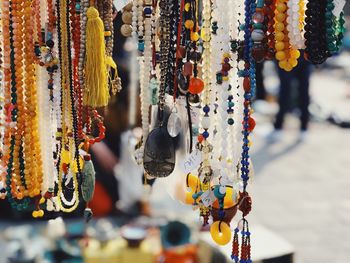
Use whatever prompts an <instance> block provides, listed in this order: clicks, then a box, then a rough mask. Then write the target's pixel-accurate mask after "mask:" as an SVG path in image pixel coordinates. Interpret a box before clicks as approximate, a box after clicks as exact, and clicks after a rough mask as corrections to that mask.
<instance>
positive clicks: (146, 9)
mask: <svg viewBox="0 0 350 263" xmlns="http://www.w3.org/2000/svg"><path fill="white" fill-rule="evenodd" d="M143 13H144V14H145V15H151V14H152V8H151V7H145V8H144V9H143Z"/></svg>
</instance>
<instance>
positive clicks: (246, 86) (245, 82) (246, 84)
mask: <svg viewBox="0 0 350 263" xmlns="http://www.w3.org/2000/svg"><path fill="white" fill-rule="evenodd" d="M243 89H244V91H245V92H250V79H249V77H245V78H244V80H243Z"/></svg>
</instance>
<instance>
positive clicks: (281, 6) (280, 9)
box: [276, 3, 287, 13]
mask: <svg viewBox="0 0 350 263" xmlns="http://www.w3.org/2000/svg"><path fill="white" fill-rule="evenodd" d="M276 10H277V11H278V12H281V13H283V12H284V11H286V10H287V6H286V4H284V3H278V4H277V6H276Z"/></svg>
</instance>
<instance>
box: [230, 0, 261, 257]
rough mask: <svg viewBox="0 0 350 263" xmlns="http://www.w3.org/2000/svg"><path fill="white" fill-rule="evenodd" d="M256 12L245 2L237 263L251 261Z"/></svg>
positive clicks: (235, 244)
mask: <svg viewBox="0 0 350 263" xmlns="http://www.w3.org/2000/svg"><path fill="white" fill-rule="evenodd" d="M255 12H256V3H255V1H254V0H246V1H245V25H244V53H243V58H244V62H245V66H244V68H245V69H244V71H243V72H241V73H240V75H242V76H243V77H244V80H243V88H244V110H243V113H244V114H243V116H244V117H243V146H242V155H241V179H242V182H243V191H242V192H240V195H239V200H238V209H239V210H240V211H241V212H242V216H243V218H242V221H243V222H244V223H246V227H245V224H244V225H243V230H242V241H241V248H240V250H241V252H240V254H239V248H238V247H239V244H238V232H239V226H238V227H237V228H236V230H235V232H234V238H233V243H232V255H231V258H232V259H233V260H234V261H235V262H236V263H237V262H239V261H240V260H241V261H246V260H250V234H249V235H246V234H245V228H248V222H247V221H246V219H245V216H247V215H248V213H249V212H250V210H251V198H250V197H249V194H248V192H247V184H248V180H249V171H250V169H249V168H250V160H249V158H250V156H249V148H250V143H249V135H250V133H251V132H252V131H253V129H254V127H255V121H254V119H253V118H252V117H251V106H250V104H251V98H252V93H253V91H254V89H255V86H256V81H255V68H254V66H255V65H254V60H253V58H252V54H251V53H252V50H251V48H252V38H251V26H252V25H251V21H252V16H253V14H254V13H255ZM238 225H239V223H238Z"/></svg>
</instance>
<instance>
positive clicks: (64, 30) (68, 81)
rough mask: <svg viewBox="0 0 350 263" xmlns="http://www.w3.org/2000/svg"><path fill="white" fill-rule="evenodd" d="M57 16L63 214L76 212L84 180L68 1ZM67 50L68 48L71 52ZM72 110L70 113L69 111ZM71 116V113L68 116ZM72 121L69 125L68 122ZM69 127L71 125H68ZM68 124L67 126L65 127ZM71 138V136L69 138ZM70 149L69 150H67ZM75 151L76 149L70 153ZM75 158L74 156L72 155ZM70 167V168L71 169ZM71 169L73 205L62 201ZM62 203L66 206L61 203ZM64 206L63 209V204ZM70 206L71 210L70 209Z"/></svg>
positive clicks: (61, 0)
mask: <svg viewBox="0 0 350 263" xmlns="http://www.w3.org/2000/svg"><path fill="white" fill-rule="evenodd" d="M56 6H57V17H58V21H57V22H58V36H59V48H60V54H61V55H60V57H61V58H62V62H61V85H62V98H61V100H62V103H63V105H62V113H63V114H62V142H61V150H60V153H59V154H60V160H59V162H58V199H57V201H58V204H59V207H60V209H61V211H63V212H66V213H68V212H72V211H74V210H75V209H76V208H77V206H78V204H79V198H78V196H79V192H78V176H79V177H80V178H81V163H80V156H79V145H78V134H77V119H76V112H75V105H74V88H73V81H72V73H73V71H72V59H71V55H70V52H68V50H70V48H69V47H70V27H69V14H68V12H67V10H68V9H69V4H68V2H67V1H66V0H58V1H57V3H56ZM64 47H68V50H67V49H66V48H64ZM68 110H69V111H68ZM67 113H68V114H67ZM67 121H69V122H70V123H69V122H68V123H66V122H67ZM67 124H68V125H67ZM66 125H67V126H66ZM68 130H72V133H73V135H72V137H73V141H74V142H73V143H72V139H71V138H68V136H69V134H67V131H68ZM70 137H71V136H70ZM67 149H68V150H67ZM70 149H74V150H70ZM72 155H73V156H72ZM74 165H75V166H76V171H74V170H73V168H74V167H73V166H74ZM69 166H70V167H69ZM68 169H71V175H72V180H73V182H72V187H73V193H72V200H75V202H74V204H73V205H72V204H71V202H65V201H66V200H65V199H63V198H62V193H63V185H62V183H63V180H62V173H64V174H65V177H66V180H68V178H67V175H68V171H69V170H68ZM62 202H63V203H62ZM63 204H64V205H65V206H64V205H63ZM68 206H69V207H68Z"/></svg>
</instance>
